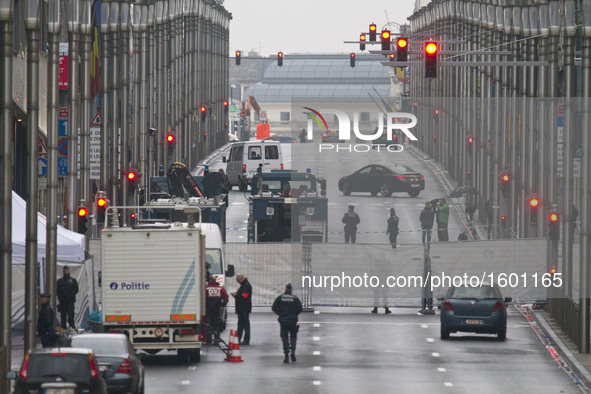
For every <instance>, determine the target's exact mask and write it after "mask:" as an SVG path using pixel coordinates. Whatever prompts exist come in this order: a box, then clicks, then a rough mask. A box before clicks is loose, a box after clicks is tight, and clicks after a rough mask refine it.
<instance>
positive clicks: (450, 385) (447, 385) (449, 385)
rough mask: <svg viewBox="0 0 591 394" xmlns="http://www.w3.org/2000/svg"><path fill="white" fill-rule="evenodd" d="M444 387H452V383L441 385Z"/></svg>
mask: <svg viewBox="0 0 591 394" xmlns="http://www.w3.org/2000/svg"><path fill="white" fill-rule="evenodd" d="M443 384H444V385H445V387H453V386H454V385H453V383H452V382H445V383H443Z"/></svg>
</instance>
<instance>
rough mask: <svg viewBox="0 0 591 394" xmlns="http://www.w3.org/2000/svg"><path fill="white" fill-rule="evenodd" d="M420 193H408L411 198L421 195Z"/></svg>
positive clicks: (416, 191)
mask: <svg viewBox="0 0 591 394" xmlns="http://www.w3.org/2000/svg"><path fill="white" fill-rule="evenodd" d="M419 193H420V192H419V191H418V190H415V191H412V192H408V195H409V196H411V197H416V196H418V195H419Z"/></svg>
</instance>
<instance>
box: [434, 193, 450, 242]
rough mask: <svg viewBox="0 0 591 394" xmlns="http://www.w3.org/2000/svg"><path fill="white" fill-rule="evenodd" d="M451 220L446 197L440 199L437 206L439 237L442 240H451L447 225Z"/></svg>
mask: <svg viewBox="0 0 591 394" xmlns="http://www.w3.org/2000/svg"><path fill="white" fill-rule="evenodd" d="M448 222H449V204H448V203H447V202H446V201H445V199H444V198H442V199H440V200H439V205H438V206H437V238H438V239H439V240H440V241H449V236H448V233H447V225H448Z"/></svg>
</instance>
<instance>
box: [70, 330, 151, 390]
mask: <svg viewBox="0 0 591 394" xmlns="http://www.w3.org/2000/svg"><path fill="white" fill-rule="evenodd" d="M66 345H67V346H72V347H85V348H89V349H92V350H93V351H94V354H95V355H96V358H97V362H98V368H99V370H100V371H111V372H112V374H113V376H110V377H108V378H105V381H106V383H107V389H108V390H109V393H135V394H140V393H143V392H144V366H143V365H142V362H141V361H140V359H139V358H138V356H137V354H136V353H135V349H134V348H133V345H132V344H131V342H129V339H127V337H126V336H125V335H124V334H80V335H75V336H73V337H71V338H70V339H69V341H68V342H67V343H66Z"/></svg>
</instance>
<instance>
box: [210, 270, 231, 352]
mask: <svg viewBox="0 0 591 394" xmlns="http://www.w3.org/2000/svg"><path fill="white" fill-rule="evenodd" d="M227 302H228V293H226V289H224V288H223V287H221V286H220V285H219V283H218V282H217V281H216V280H215V276H213V275H209V283H208V284H207V287H206V288H205V322H206V323H207V324H208V328H207V331H206V334H205V337H206V338H207V343H208V344H210V343H211V339H210V335H211V334H213V336H214V338H215V342H216V343H217V342H218V341H219V339H220V331H221V321H220V320H221V319H220V312H221V310H222V307H223V306H224V305H226V303H227Z"/></svg>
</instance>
